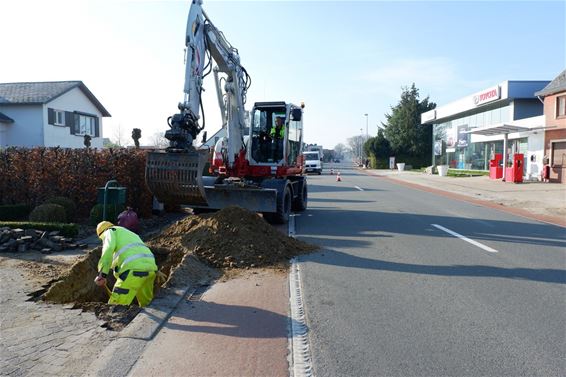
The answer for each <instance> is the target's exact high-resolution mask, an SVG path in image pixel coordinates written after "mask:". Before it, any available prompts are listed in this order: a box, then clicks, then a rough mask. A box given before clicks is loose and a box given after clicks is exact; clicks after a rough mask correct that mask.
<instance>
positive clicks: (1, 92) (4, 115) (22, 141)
mask: <svg viewBox="0 0 566 377" xmlns="http://www.w3.org/2000/svg"><path fill="white" fill-rule="evenodd" d="M109 116H110V113H109V112H108V111H107V110H106V109H105V108H104V106H102V104H101V103H100V102H99V101H98V100H97V99H96V97H95V96H94V94H92V92H91V91H90V90H89V89H88V88H87V87H86V85H85V84H83V82H82V81H55V82H19V83H0V147H5V146H19V147H37V146H40V147H56V146H60V147H62V148H83V147H84V136H85V135H89V136H90V137H91V147H93V148H102V118H103V117H109Z"/></svg>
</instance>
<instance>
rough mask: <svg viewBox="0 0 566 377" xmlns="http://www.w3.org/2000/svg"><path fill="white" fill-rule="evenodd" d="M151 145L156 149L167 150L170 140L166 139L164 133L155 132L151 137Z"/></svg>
mask: <svg viewBox="0 0 566 377" xmlns="http://www.w3.org/2000/svg"><path fill="white" fill-rule="evenodd" d="M151 144H152V145H153V146H154V147H156V148H166V147H168V146H169V140H167V139H166V138H165V133H164V132H155V133H154V134H153V135H152V136H151Z"/></svg>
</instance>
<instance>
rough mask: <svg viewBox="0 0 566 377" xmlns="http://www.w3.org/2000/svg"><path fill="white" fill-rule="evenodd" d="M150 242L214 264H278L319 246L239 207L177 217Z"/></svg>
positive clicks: (250, 265)
mask: <svg viewBox="0 0 566 377" xmlns="http://www.w3.org/2000/svg"><path fill="white" fill-rule="evenodd" d="M149 244H150V246H153V247H158V248H159V247H163V248H169V249H183V250H186V251H188V252H191V253H194V255H196V256H197V257H198V258H199V259H200V260H201V261H203V262H205V263H208V264H209V265H210V266H212V267H216V268H254V267H268V268H269V267H281V266H283V265H286V263H287V261H288V260H289V259H291V258H292V257H294V256H296V255H300V254H306V253H310V252H312V251H314V250H316V249H317V248H318V247H317V246H314V245H310V244H307V243H305V242H302V241H299V240H296V239H294V238H291V237H288V236H286V235H284V234H282V233H280V232H278V231H277V230H276V229H274V228H273V227H272V226H271V225H269V224H268V223H267V222H266V221H265V220H264V219H263V218H262V217H261V216H259V215H257V214H255V213H253V212H250V211H247V210H245V209H242V208H240V207H227V208H224V209H223V210H221V211H219V212H216V213H214V214H203V215H200V216H192V217H188V218H185V219H183V220H180V221H178V222H177V223H175V224H173V225H171V226H170V227H168V228H166V229H165V230H164V231H163V232H162V233H161V234H160V235H158V236H156V237H154V238H153V239H151V240H150V241H149Z"/></svg>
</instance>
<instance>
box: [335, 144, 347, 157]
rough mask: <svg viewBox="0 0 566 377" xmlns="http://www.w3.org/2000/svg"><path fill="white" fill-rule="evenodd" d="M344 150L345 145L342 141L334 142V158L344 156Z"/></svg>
mask: <svg viewBox="0 0 566 377" xmlns="http://www.w3.org/2000/svg"><path fill="white" fill-rule="evenodd" d="M345 151H346V146H345V145H344V144H342V143H339V144H336V146H335V147H334V153H335V155H336V158H344V152H345Z"/></svg>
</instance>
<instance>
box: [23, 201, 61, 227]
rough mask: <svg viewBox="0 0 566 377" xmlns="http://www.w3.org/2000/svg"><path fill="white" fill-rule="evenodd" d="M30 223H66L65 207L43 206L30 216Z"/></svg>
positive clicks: (55, 205)
mask: <svg viewBox="0 0 566 377" xmlns="http://www.w3.org/2000/svg"><path fill="white" fill-rule="evenodd" d="M29 221H33V222H38V223H66V222H67V214H66V213H65V207H63V206H60V205H59V204H42V205H40V206H37V207H35V208H34V209H33V211H31V213H30V214H29Z"/></svg>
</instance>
